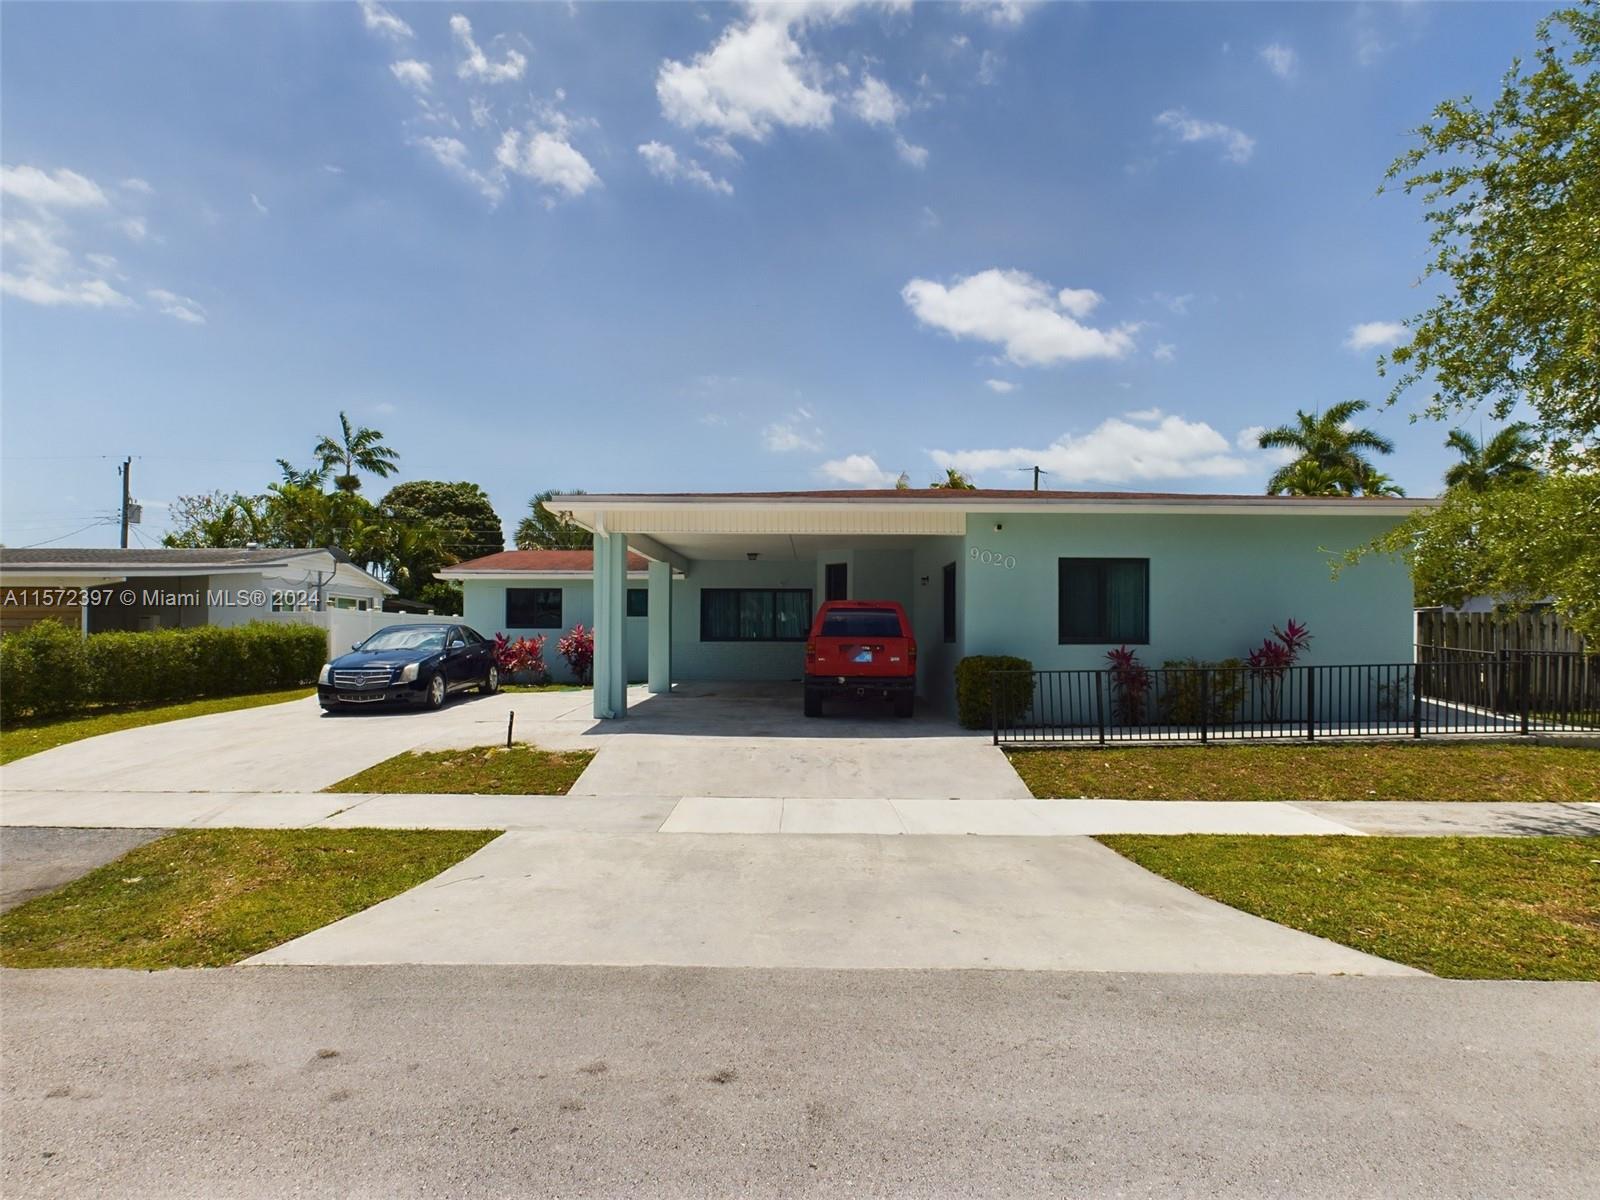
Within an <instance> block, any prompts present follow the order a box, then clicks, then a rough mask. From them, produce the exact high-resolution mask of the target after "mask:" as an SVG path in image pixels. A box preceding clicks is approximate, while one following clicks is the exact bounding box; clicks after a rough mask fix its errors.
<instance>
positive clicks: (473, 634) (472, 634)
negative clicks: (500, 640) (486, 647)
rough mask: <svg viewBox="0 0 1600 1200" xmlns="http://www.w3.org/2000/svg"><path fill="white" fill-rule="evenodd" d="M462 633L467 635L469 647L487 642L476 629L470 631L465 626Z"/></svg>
mask: <svg viewBox="0 0 1600 1200" xmlns="http://www.w3.org/2000/svg"><path fill="white" fill-rule="evenodd" d="M461 632H462V633H464V634H466V635H467V645H469V646H476V645H477V644H478V643H479V642H481V641H485V640H486V639H485V638H484V636H483V634H481V633H479V632H478V631H477V630H476V629H469V628H467V627H466V626H465V625H463V626H462V627H461Z"/></svg>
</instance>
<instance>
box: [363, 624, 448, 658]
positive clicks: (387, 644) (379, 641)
mask: <svg viewBox="0 0 1600 1200" xmlns="http://www.w3.org/2000/svg"><path fill="white" fill-rule="evenodd" d="M444 635H445V630H444V629H443V628H441V627H439V626H428V625H421V626H417V627H414V628H410V629H408V628H406V627H405V626H404V625H396V626H394V627H392V628H389V629H380V630H378V632H377V633H375V634H373V635H372V636H371V637H369V638H368V639H367V640H366V641H364V642H362V643H361V650H362V651H363V652H366V651H371V650H443V649H444Z"/></svg>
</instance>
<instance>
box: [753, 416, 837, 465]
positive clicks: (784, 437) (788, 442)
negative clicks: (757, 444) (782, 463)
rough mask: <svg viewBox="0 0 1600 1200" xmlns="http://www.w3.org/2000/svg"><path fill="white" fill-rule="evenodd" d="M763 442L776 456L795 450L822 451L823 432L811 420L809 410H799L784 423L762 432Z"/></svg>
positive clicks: (769, 427) (780, 422)
mask: <svg viewBox="0 0 1600 1200" xmlns="http://www.w3.org/2000/svg"><path fill="white" fill-rule="evenodd" d="M761 440H762V442H763V444H765V446H766V447H767V449H768V450H771V451H772V452H773V453H774V454H787V453H789V452H790V451H793V450H820V449H822V430H820V429H818V428H817V426H816V424H815V422H814V421H813V420H812V418H811V412H810V410H809V409H804V408H797V409H795V410H794V412H792V413H790V414H789V416H788V417H786V418H785V419H784V420H782V421H775V422H773V423H772V424H771V425H768V426H767V427H766V428H765V429H763V430H762V431H761Z"/></svg>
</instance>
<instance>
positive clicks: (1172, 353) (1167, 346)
mask: <svg viewBox="0 0 1600 1200" xmlns="http://www.w3.org/2000/svg"><path fill="white" fill-rule="evenodd" d="M1150 357H1152V358H1154V359H1155V360H1156V361H1157V362H1171V361H1172V360H1173V359H1175V358H1177V357H1178V348H1177V347H1176V346H1174V345H1173V344H1172V343H1171V342H1158V343H1157V344H1156V348H1155V349H1154V350H1152V351H1151V352H1150Z"/></svg>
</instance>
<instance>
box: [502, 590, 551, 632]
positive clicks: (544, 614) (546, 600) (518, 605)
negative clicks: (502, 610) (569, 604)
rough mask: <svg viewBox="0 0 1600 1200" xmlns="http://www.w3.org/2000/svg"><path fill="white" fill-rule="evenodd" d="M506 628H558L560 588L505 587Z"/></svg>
mask: <svg viewBox="0 0 1600 1200" xmlns="http://www.w3.org/2000/svg"><path fill="white" fill-rule="evenodd" d="M506 628H507V629H560V628H561V589H560V588H507V589H506Z"/></svg>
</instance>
